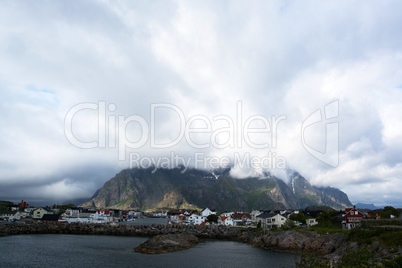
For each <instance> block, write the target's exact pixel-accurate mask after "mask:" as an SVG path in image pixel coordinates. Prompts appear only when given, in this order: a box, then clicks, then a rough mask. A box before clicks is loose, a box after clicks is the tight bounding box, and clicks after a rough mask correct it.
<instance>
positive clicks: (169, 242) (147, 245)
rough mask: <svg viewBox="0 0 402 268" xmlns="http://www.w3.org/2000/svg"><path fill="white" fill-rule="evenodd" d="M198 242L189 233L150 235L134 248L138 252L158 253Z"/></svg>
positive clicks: (177, 249)
mask: <svg viewBox="0 0 402 268" xmlns="http://www.w3.org/2000/svg"><path fill="white" fill-rule="evenodd" d="M198 242H199V240H198V238H197V237H196V236H194V235H191V234H167V235H157V236H154V237H151V238H150V239H148V240H147V241H145V242H144V243H142V244H141V245H139V246H138V247H136V248H135V249H134V250H135V251H136V252H140V253H147V254H160V253H167V252H173V251H179V250H183V249H188V248H192V247H194V246H195V245H197V244H198Z"/></svg>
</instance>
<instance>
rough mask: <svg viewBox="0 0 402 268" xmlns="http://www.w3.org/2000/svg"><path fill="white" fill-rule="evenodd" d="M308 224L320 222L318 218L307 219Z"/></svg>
mask: <svg viewBox="0 0 402 268" xmlns="http://www.w3.org/2000/svg"><path fill="white" fill-rule="evenodd" d="M306 224H307V226H313V225H317V224H318V222H317V220H316V219H314V218H312V219H306Z"/></svg>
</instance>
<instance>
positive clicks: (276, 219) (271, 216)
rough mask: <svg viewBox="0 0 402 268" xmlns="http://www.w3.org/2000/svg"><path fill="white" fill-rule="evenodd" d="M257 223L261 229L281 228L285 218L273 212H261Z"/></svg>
mask: <svg viewBox="0 0 402 268" xmlns="http://www.w3.org/2000/svg"><path fill="white" fill-rule="evenodd" d="M256 218H257V222H259V221H261V227H262V228H264V229H270V228H272V227H278V228H280V227H282V225H283V224H284V223H285V222H286V220H287V219H286V217H284V216H282V215H281V214H279V213H274V212H267V211H265V212H263V213H261V214H260V215H258V216H257V217H256Z"/></svg>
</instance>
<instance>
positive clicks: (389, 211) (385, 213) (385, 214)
mask: <svg viewBox="0 0 402 268" xmlns="http://www.w3.org/2000/svg"><path fill="white" fill-rule="evenodd" d="M391 215H393V216H395V217H398V210H396V208H394V207H391V206H386V207H384V209H383V210H381V212H380V216H381V218H383V219H389V218H391Z"/></svg>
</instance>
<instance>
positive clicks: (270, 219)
mask: <svg viewBox="0 0 402 268" xmlns="http://www.w3.org/2000/svg"><path fill="white" fill-rule="evenodd" d="M401 217H402V213H400V211H399V210H397V209H395V208H393V207H385V208H384V209H377V210H368V209H357V208H356V207H352V208H346V209H345V210H339V211H335V210H331V209H330V208H329V207H307V208H305V209H304V210H292V209H286V210H253V211H251V212H244V211H220V212H217V211H215V210H213V209H210V208H204V209H202V210H169V211H154V212H143V211H139V210H116V209H96V210H91V209H85V208H81V207H71V206H70V207H68V208H65V207H63V206H57V205H54V206H52V207H32V206H30V205H29V204H28V203H27V202H25V201H23V200H22V201H21V202H20V203H18V205H12V206H10V207H9V210H6V211H0V221H1V222H17V221H18V222H27V221H28V222H29V221H37V222H58V223H93V224H118V223H129V222H134V221H135V220H138V219H141V218H165V219H166V224H168V225H172V224H181V225H223V226H234V227H246V228H249V227H252V228H256V227H258V228H262V229H266V230H269V229H279V228H284V227H286V228H292V227H297V226H301V227H306V228H310V227H312V226H315V225H318V224H321V225H323V224H324V221H327V222H328V219H329V220H330V221H331V224H332V226H335V227H336V226H337V225H338V226H337V227H339V228H342V229H353V228H355V227H358V226H359V225H361V223H362V222H363V221H365V220H373V219H377V220H380V219H384V218H391V219H392V218H401Z"/></svg>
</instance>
